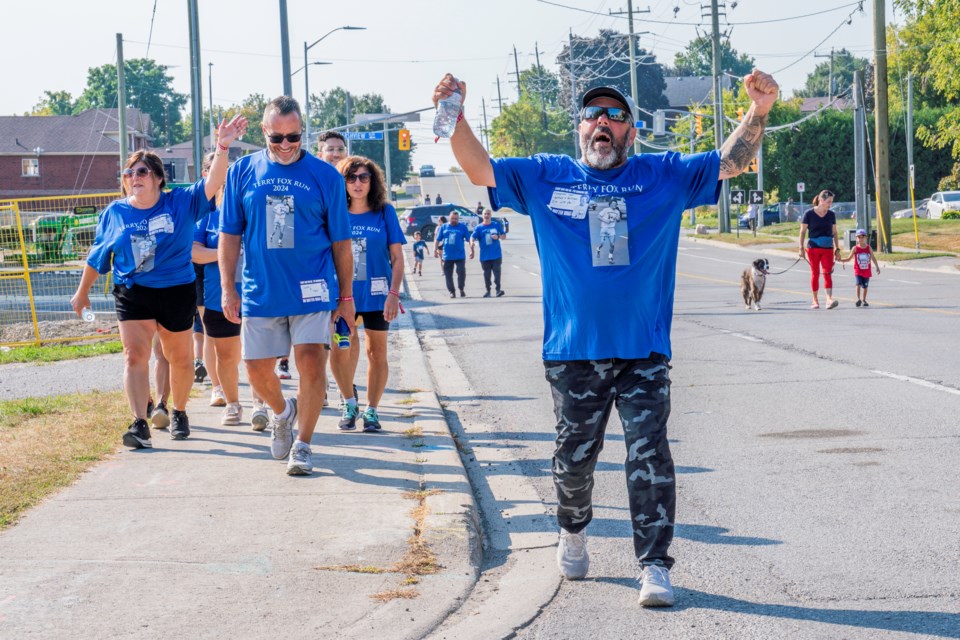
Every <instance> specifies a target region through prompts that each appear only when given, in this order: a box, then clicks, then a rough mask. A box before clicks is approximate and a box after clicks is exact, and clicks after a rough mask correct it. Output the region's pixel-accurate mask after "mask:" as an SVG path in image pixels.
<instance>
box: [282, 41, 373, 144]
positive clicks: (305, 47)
mask: <svg viewBox="0 0 960 640" xmlns="http://www.w3.org/2000/svg"><path fill="white" fill-rule="evenodd" d="M365 30H366V27H351V26H343V27H337V28H336V29H331V30H330V31H328V32H326V33H325V34H323V35H322V36H320V37H319V38H317V39H316V40H315V41H314V42H313V44H307V41H306V40H304V41H303V88H304V90H305V92H306V93H305V96H304V97H305V98H306V100H305V101H304V103H303V110H304V123H303V128H304V136H305V137H306V139H307V148H308V149H309V148H310V70H309V69H308V68H307V67H308V66H310V63H309V62H307V52H308V51H310V49H312V48H313V47H314V45H316V44H318V43H319V42H320V41H321V40H323V39H324V38H326V37H327V36H329V35H330V34H331V33H334V32H335V31H365ZM293 73H296V71H294V72H293ZM290 75H293V74H290Z"/></svg>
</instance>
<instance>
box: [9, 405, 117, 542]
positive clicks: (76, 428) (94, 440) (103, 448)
mask: <svg viewBox="0 0 960 640" xmlns="http://www.w3.org/2000/svg"><path fill="white" fill-rule="evenodd" d="M128 413H129V410H128V408H127V401H126V398H125V396H124V395H123V393H122V392H119V391H118V392H112V393H98V392H95V393H74V394H69V395H61V396H48V397H44V398H23V399H20V400H5V401H0V530H2V529H4V528H6V527H8V526H10V525H12V524H13V523H15V522H16V521H17V520H18V519H19V518H20V517H21V516H22V515H23V514H24V513H25V512H26V511H27V510H28V509H30V508H31V507H33V506H34V505H36V504H37V503H39V502H40V501H41V500H43V499H44V498H46V497H47V496H49V495H51V494H53V493H55V492H57V491H59V490H60V489H61V488H63V487H66V486H69V485H70V484H71V483H73V481H74V480H76V479H77V477H78V476H79V475H80V474H81V473H83V472H84V471H86V470H87V469H89V468H90V467H91V466H93V465H94V464H96V463H97V462H99V461H100V460H102V459H103V458H104V457H106V456H107V455H109V454H110V453H112V452H113V451H114V450H115V449H116V448H117V445H118V443H119V442H120V438H121V436H122V435H123V432H124V431H125V430H126V428H127V424H126V418H121V417H120V416H126V415H127V414H128Z"/></svg>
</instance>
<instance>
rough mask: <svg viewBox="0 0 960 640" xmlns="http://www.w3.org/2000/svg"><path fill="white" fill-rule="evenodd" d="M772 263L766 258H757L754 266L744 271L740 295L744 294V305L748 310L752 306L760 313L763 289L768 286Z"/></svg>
mask: <svg viewBox="0 0 960 640" xmlns="http://www.w3.org/2000/svg"><path fill="white" fill-rule="evenodd" d="M769 271H770V263H769V262H768V261H767V259H766V258H757V259H756V260H754V261H753V264H752V265H750V266H749V267H747V268H746V269H744V270H743V276H742V277H741V279H740V293H742V294H743V304H744V306H746V308H747V310H748V311H749V310H750V305H753V306H754V307H756V309H757V311H760V298H762V297H763V288H764V287H765V286H767V273H768V272H769Z"/></svg>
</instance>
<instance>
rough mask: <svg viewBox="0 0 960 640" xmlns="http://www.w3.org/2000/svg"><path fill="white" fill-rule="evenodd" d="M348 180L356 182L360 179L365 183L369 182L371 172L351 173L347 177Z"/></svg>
mask: <svg viewBox="0 0 960 640" xmlns="http://www.w3.org/2000/svg"><path fill="white" fill-rule="evenodd" d="M346 180H347V182H356V181H357V180H359V181H360V182H362V183H363V184H367V183H368V182H370V174H369V173H351V174H350V175H348V176H347V177H346Z"/></svg>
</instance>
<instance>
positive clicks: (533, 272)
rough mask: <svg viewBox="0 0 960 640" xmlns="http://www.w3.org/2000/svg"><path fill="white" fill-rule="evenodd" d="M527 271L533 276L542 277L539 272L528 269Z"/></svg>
mask: <svg viewBox="0 0 960 640" xmlns="http://www.w3.org/2000/svg"><path fill="white" fill-rule="evenodd" d="M527 273H529V274H530V275H532V276H537V277H540V274H539V273H537V272H536V271H527Z"/></svg>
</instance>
